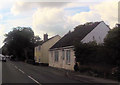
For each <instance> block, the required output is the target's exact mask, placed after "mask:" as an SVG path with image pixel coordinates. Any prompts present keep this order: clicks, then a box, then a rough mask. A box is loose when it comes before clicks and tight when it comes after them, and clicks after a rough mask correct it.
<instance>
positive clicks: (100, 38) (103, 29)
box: [82, 22, 110, 44]
mask: <svg viewBox="0 0 120 85" xmlns="http://www.w3.org/2000/svg"><path fill="white" fill-rule="evenodd" d="M109 30H110V29H109V27H107V26H106V25H105V23H104V22H101V23H100V24H99V25H98V26H97V27H96V28H94V29H93V30H92V31H91V32H90V33H89V34H88V35H87V36H86V37H85V38H84V39H83V40H82V42H83V43H88V42H90V41H93V40H95V41H96V42H97V43H98V44H100V43H103V42H104V38H105V37H106V35H107V34H108V31H109ZM93 37H94V38H93Z"/></svg>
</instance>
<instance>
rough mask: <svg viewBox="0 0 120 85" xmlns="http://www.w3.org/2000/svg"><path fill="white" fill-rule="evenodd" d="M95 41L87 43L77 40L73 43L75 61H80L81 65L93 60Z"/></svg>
mask: <svg viewBox="0 0 120 85" xmlns="http://www.w3.org/2000/svg"><path fill="white" fill-rule="evenodd" d="M96 47H97V43H96V42H94V41H93V42H89V43H82V42H79V43H78V44H76V45H75V49H74V51H75V56H76V61H77V62H80V64H81V65H83V64H84V65H88V64H90V63H94V62H95V55H96V53H95V52H96Z"/></svg>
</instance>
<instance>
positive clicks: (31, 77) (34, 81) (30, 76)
mask: <svg viewBox="0 0 120 85" xmlns="http://www.w3.org/2000/svg"><path fill="white" fill-rule="evenodd" d="M28 77H29V78H30V79H32V80H33V81H34V82H36V83H37V84H39V85H41V84H40V83H39V82H38V81H37V80H35V79H34V78H32V77H31V76H28Z"/></svg>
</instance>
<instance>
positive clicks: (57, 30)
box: [33, 8, 66, 36]
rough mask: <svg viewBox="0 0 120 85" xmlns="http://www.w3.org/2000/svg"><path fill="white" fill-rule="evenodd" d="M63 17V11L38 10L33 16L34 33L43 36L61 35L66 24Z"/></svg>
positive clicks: (51, 9)
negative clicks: (47, 33) (46, 34)
mask: <svg viewBox="0 0 120 85" xmlns="http://www.w3.org/2000/svg"><path fill="white" fill-rule="evenodd" d="M64 15H65V14H64V11H63V9H57V8H44V9H43V8H42V9H40V8H39V9H38V10H37V11H36V12H35V14H34V15H33V29H34V31H35V33H36V34H39V33H42V34H43V33H46V32H49V34H50V35H53V34H63V33H64V32H65V27H64V25H65V23H66V17H65V16H64ZM41 36H42V35H41Z"/></svg>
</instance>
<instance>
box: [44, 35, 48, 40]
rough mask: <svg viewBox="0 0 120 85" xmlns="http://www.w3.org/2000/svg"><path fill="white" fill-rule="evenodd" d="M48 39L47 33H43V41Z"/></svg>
mask: <svg viewBox="0 0 120 85" xmlns="http://www.w3.org/2000/svg"><path fill="white" fill-rule="evenodd" d="M46 40H48V34H47V33H46V34H44V41H46Z"/></svg>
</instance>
